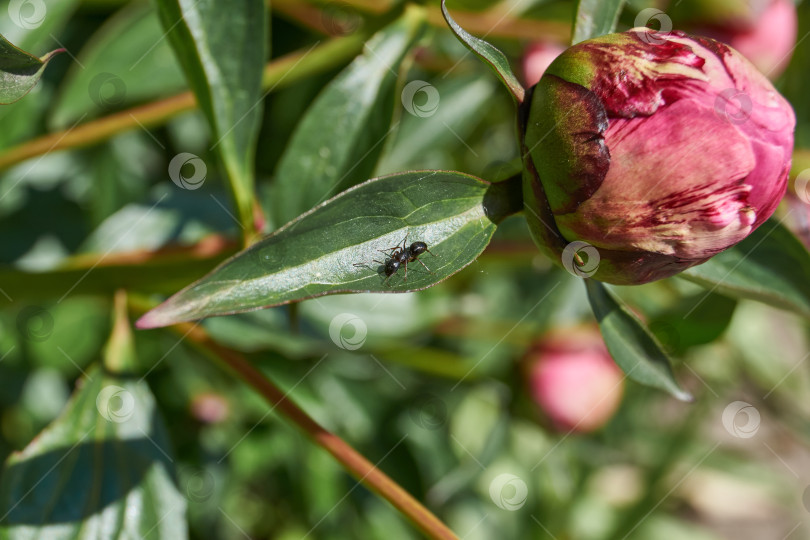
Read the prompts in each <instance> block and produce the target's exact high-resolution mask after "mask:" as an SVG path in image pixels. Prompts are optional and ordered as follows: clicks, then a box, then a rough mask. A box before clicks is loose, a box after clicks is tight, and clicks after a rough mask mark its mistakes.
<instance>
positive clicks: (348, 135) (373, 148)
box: [272, 8, 424, 225]
mask: <svg viewBox="0 0 810 540" xmlns="http://www.w3.org/2000/svg"><path fill="white" fill-rule="evenodd" d="M423 26H424V15H423V10H422V9H421V8H412V9H408V10H407V11H406V13H405V15H404V16H403V17H402V18H400V19H399V20H398V21H396V22H395V23H393V24H391V25H390V26H388V27H386V28H385V29H383V30H381V31H380V32H378V33H377V34H375V35H374V36H373V37H372V38H371V39H370V40H369V41H368V42H367V43H366V46H365V49H364V51H363V54H361V55H360V56H358V57H357V58H356V59H355V60H354V61H353V62H352V63H351V64H349V66H348V67H346V69H344V70H343V71H342V72H341V73H340V74H339V75H338V76H337V77H336V78H335V79H334V80H333V81H332V82H331V83H329V85H328V86H327V87H326V88H324V90H323V91H322V92H321V94H320V95H319V96H318V98H317V99H316V100H315V102H314V103H313V104H312V106H311V107H310V108H309V109H308V110H307V112H306V114H305V115H304V117H303V119H302V120H301V121H300V123H299V124H298V127H297V128H296V130H295V133H294V134H293V136H292V139H291V140H290V143H289V145H288V146H287V149H286V151H285V152H284V155H283V156H282V158H281V161H280V163H279V166H278V169H277V170H276V174H275V182H274V189H273V194H272V197H273V200H272V203H273V205H274V215H273V220H274V221H275V222H276V223H277V224H279V225H281V224H284V223H287V222H288V221H291V220H292V219H294V218H296V217H297V216H299V215H301V214H302V213H304V212H306V211H307V210H309V209H310V208H312V207H314V206H316V205H318V204H320V203H322V202H323V201H325V200H326V199H328V198H330V197H332V196H334V195H335V194H336V193H340V192H341V191H343V190H345V189H347V188H349V187H351V186H353V185H356V184H357V183H359V182H361V181H363V180H365V179H367V178H368V177H369V176H370V175H371V174H372V172H373V171H374V166H375V165H376V164H377V159H378V158H379V156H380V153H381V152H382V149H383V147H384V146H385V145H384V142H385V139H386V135H387V134H388V133H389V130H390V125H391V117H392V115H393V112H394V104H395V103H399V99H398V98H399V96H395V87H396V83H397V72H398V70H399V66H400V64H401V63H402V60H403V59H404V58H405V55H406V54H407V53H408V51H409V50H410V49H411V47H412V46H413V44H414V43H415V42H416V40H417V39H419V36H420V35H421V33H422V29H423Z"/></svg>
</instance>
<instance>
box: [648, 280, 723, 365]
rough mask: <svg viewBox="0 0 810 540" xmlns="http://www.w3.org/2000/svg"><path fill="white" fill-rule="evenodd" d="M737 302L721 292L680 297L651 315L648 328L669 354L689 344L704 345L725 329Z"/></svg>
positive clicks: (683, 348)
mask: <svg viewBox="0 0 810 540" xmlns="http://www.w3.org/2000/svg"><path fill="white" fill-rule="evenodd" d="M736 307H737V301H736V300H734V299H732V298H728V297H727V296H723V295H720V294H709V295H708V297H707V295H706V294H705V293H704V294H698V295H694V294H692V295H688V296H684V297H682V298H681V299H680V300H679V301H678V303H677V304H675V305H674V306H672V307H670V308H669V309H667V310H665V311H663V312H661V313H658V314H656V315H655V316H651V317H650V318H649V319H650V322H649V329H650V332H652V333H653V334H654V335H655V337H656V338H658V341H659V342H660V343H661V344H662V345H663V346H664V348H665V349H666V350H667V351H668V352H670V353H672V354H683V353H684V352H686V349H688V348H689V347H694V346H696V345H705V344H707V343H711V342H712V341H714V340H715V339H718V338H719V337H720V336H721V335H723V332H725V331H726V328H728V325H729V324H730V323H731V317H732V315H734V309H735V308H736Z"/></svg>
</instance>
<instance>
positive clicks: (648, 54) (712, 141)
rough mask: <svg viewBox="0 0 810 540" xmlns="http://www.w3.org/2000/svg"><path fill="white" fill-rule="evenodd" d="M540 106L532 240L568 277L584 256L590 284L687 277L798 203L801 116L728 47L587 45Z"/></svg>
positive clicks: (532, 119)
mask: <svg viewBox="0 0 810 540" xmlns="http://www.w3.org/2000/svg"><path fill="white" fill-rule="evenodd" d="M526 106H527V107H529V109H528V115H527V118H526V121H525V122H526V131H525V142H526V147H527V149H528V151H529V153H530V156H531V164H532V165H533V167H534V169H536V175H535V174H533V173H532V171H529V175H528V176H527V181H526V182H524V192H525V193H524V194H525V204H526V207H527V208H528V209H529V210H530V211H529V212H527V213H526V217H527V219H528V222H529V226H530V229H531V231H532V234H533V236H534V237H535V240H536V242H537V243H538V245H539V246H540V247H541V249H544V250H545V251H546V252H547V253H549V254H550V255H551V256H553V257H554V258H555V259H556V260H557V261H558V262H560V264H561V265H563V266H565V267H566V268H567V267H568V266H567V265H566V262H565V261H564V260H563V259H564V255H565V251H566V250H567V249H568V247H570V246H571V245H575V246H576V250H575V251H577V250H580V248H581V247H582V246H587V247H588V249H591V250H594V252H595V253H594V254H595V255H598V257H596V261H597V262H598V266H596V267H595V268H593V269H591V270H590V271H589V272H588V273H587V277H591V276H592V277H594V278H595V279H599V280H601V281H606V282H609V283H616V284H628V285H632V284H640V283H646V282H648V281H653V280H656V279H661V278H665V277H669V276H672V275H675V274H677V273H679V272H681V271H683V270H685V269H687V268H689V267H690V266H694V265H696V264H700V263H701V262H705V261H706V260H708V259H709V258H711V257H712V256H713V255H716V254H717V253H720V252H721V251H723V250H725V249H727V248H729V247H730V246H732V245H734V244H736V243H737V242H740V241H741V240H743V239H744V238H745V237H746V236H748V235H749V234H750V233H751V232H752V231H753V230H754V229H756V228H757V227H758V226H759V225H761V224H762V223H763V222H764V221H765V220H766V219H768V217H769V216H770V215H771V214H772V213H773V211H774V209H775V208H776V206H777V205H778V204H779V201H780V199H781V198H782V196H783V195H784V193H785V189H786V186H787V177H788V171H789V169H790V160H791V153H792V150H793V129H794V126H795V123H796V119H795V116H794V113H793V109H792V108H791V106H790V104H789V103H788V102H787V101H786V100H785V99H784V98H783V97H782V96H781V95H779V93H778V92H777V91H776V90H775V89H774V87H773V85H771V83H770V82H769V81H768V80H767V79H766V78H765V77H764V76H763V75H762V74H761V73H760V72H759V71H757V70H756V68H754V67H753V66H752V65H751V64H750V63H749V62H748V61H747V60H745V58H743V57H742V56H741V55H740V54H739V53H737V52H736V51H734V50H733V49H731V48H730V47H728V46H727V45H724V44H722V43H720V42H717V41H714V40H711V39H708V38H700V37H692V36H688V35H686V34H684V33H683V32H677V31H676V32H671V33H662V32H656V31H654V30H651V29H648V28H635V29H633V30H629V31H627V32H623V33H620V34H609V35H606V36H601V37H598V38H596V39H592V40H588V41H584V42H582V43H579V44H577V45H575V46H573V47H571V48H569V49H568V50H566V51H565V52H564V53H563V54H561V55H560V56H559V57H558V58H557V59H556V60H555V61H554V62H553V63H552V64H551V65H550V66H549V68H548V70H546V73H545V75H544V76H543V78H542V79H541V80H540V82H539V83H538V84H537V85H536V86H535V87H534V90H533V93H532V95H531V96H530V97H529V99H528V100H527V103H526ZM549 214H550V215H551V218H549V219H543V216H546V217H549ZM549 221H551V222H549ZM549 230H551V232H552V233H553V234H550V232H549ZM592 255H593V254H591V253H589V254H588V258H589V259H591V258H592V257H591V256H592ZM569 258H570V257H569ZM590 262H591V261H590V260H589V264H590ZM577 264H578V265H580V264H582V262H581V259H580V260H578V261H577ZM569 266H570V265H569ZM569 271H570V269H569Z"/></svg>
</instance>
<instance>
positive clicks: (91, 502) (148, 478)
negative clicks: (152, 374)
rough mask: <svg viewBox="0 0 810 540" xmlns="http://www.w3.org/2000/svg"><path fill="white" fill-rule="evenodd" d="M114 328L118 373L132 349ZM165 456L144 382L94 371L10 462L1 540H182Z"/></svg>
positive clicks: (2, 487) (181, 510) (112, 349)
mask: <svg viewBox="0 0 810 540" xmlns="http://www.w3.org/2000/svg"><path fill="white" fill-rule="evenodd" d="M118 323H119V324H116V325H115V329H114V330H113V334H112V338H111V339H110V341H109V343H108V345H107V348H106V353H105V359H104V363H105V365H106V366H108V367H111V368H113V369H115V371H116V373H122V371H121V370H126V369H127V368H129V367H131V366H132V365H133V357H134V350H133V347H132V335H131V331H130V329H129V325H128V323H127V322H126V320H121V318H120V317H119V318H118ZM169 452H170V447H169V440H168V436H167V433H166V429H165V427H164V426H163V423H162V421H161V419H160V418H159V416H158V414H157V409H156V407H155V399H154V397H153V396H152V393H151V392H150V390H149V387H148V386H147V384H146V383H145V382H143V381H142V380H141V379H140V378H137V377H134V376H131V375H123V374H121V375H115V374H113V373H111V372H109V371H106V370H102V369H93V370H91V371H90V372H89V373H88V374H87V375H86V377H85V378H84V379H83V380H82V381H81V384H80V385H79V388H78V390H77V391H76V392H75V394H74V395H73V397H72V398H71V400H70V402H69V403H68V405H67V406H66V408H65V410H64V412H63V413H62V414H61V415H60V417H59V418H57V419H56V420H55V421H54V422H53V423H52V424H51V425H50V426H48V427H47V428H46V429H45V430H44V431H43V432H42V433H41V434H40V435H39V436H37V438H36V439H34V441H32V442H31V443H30V444H29V445H28V446H27V447H26V448H25V449H24V450H23V451H21V452H19V453H16V454H13V455H12V456H11V457H10V458H9V459H8V461H7V462H6V464H5V467H4V470H3V475H2V481H0V516H2V517H0V523H1V524H2V525H0V538H2V539H3V540H23V539H30V538H76V539H88V540H89V539H93V540H101V539H110V540H113V539H117V538H153V539H164V538H177V539H183V538H186V537H187V526H186V522H185V511H186V501H185V499H184V498H183V496H182V495H181V494H180V493H179V492H178V490H177V486H176V485H175V482H174V480H173V472H172V464H171V458H170V457H169Z"/></svg>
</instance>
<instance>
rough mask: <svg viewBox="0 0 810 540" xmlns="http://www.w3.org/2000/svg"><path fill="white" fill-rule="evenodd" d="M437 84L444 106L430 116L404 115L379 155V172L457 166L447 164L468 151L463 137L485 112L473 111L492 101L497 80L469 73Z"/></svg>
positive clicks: (466, 136) (386, 172)
mask: <svg viewBox="0 0 810 540" xmlns="http://www.w3.org/2000/svg"><path fill="white" fill-rule="evenodd" d="M434 87H435V88H436V91H437V92H438V93H439V96H441V107H437V108H436V113H435V114H432V115H431V116H425V117H419V116H416V115H412V114H405V115H403V117H402V121H401V122H400V124H399V127H398V128H397V133H396V136H395V137H394V139H393V140H392V141H391V144H390V145H389V146H388V147H387V148H386V151H385V153H384V154H383V156H382V157H381V158H380V163H379V165H378V166H377V171H376V173H377V174H391V173H396V172H400V171H405V170H408V169H416V168H419V167H430V168H436V169H444V168H454V167H452V166H448V164H450V163H453V162H454V159H453V156H457V155H459V154H460V153H461V152H466V151H468V150H467V148H466V147H464V144H465V143H464V142H463V141H466V140H467V139H468V137H469V136H470V134H471V132H472V131H473V129H475V127H476V126H478V125H480V124H482V123H483V122H482V120H483V118H482V115H479V114H470V111H477V110H480V109H483V108H485V107H487V106H488V103H491V101H490V100H492V98H493V95H494V93H495V91H496V90H497V87H496V83H495V81H493V80H491V79H489V78H482V77H481V76H480V74H479V73H470V74H464V75H459V76H458V77H450V78H447V79H438V80H437V81H436V82H435V85H434ZM437 160H439V161H440V163H441V164H436V161H437ZM426 162H428V163H426Z"/></svg>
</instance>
